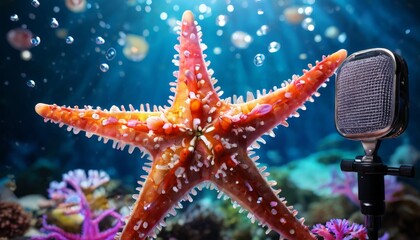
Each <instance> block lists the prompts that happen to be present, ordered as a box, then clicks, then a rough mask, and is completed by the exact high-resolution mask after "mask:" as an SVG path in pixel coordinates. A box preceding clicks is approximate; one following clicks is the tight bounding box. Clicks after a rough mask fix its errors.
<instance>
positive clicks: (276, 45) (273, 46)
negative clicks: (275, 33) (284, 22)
mask: <svg viewBox="0 0 420 240" xmlns="http://www.w3.org/2000/svg"><path fill="white" fill-rule="evenodd" d="M279 50H280V43H278V42H271V43H270V44H268V51H269V52H270V53H275V52H277V51H279Z"/></svg>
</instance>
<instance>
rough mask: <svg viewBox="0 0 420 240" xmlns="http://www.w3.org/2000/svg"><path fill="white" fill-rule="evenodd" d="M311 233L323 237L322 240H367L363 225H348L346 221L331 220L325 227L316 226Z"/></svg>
mask: <svg viewBox="0 0 420 240" xmlns="http://www.w3.org/2000/svg"><path fill="white" fill-rule="evenodd" d="M311 231H312V233H314V234H316V235H318V236H320V237H323V238H324V240H351V239H359V240H366V239H367V231H366V228H365V227H364V226H363V225H360V224H357V223H352V224H350V222H349V221H348V220H346V219H331V220H330V221H328V222H327V223H326V224H325V226H324V225H322V224H316V225H315V226H313V228H312V230H311Z"/></svg>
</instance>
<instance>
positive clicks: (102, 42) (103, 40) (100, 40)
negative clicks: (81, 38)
mask: <svg viewBox="0 0 420 240" xmlns="http://www.w3.org/2000/svg"><path fill="white" fill-rule="evenodd" d="M95 42H96V44H98V45H102V44H104V43H105V39H103V38H102V37H101V36H99V37H96V39H95Z"/></svg>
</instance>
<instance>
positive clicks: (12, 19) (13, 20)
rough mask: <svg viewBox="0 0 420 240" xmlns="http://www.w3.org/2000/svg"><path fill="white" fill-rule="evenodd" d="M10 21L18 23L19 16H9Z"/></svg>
mask: <svg viewBox="0 0 420 240" xmlns="http://www.w3.org/2000/svg"><path fill="white" fill-rule="evenodd" d="M10 21H12V22H17V21H19V16H18V15H17V14H13V15H12V16H10Z"/></svg>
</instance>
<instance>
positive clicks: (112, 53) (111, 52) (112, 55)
mask: <svg viewBox="0 0 420 240" xmlns="http://www.w3.org/2000/svg"><path fill="white" fill-rule="evenodd" d="M116 55H117V50H115V48H113V47H111V48H109V49H108V50H107V51H106V53H105V58H106V60H108V61H111V60H112V59H114V58H115V56H116Z"/></svg>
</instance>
